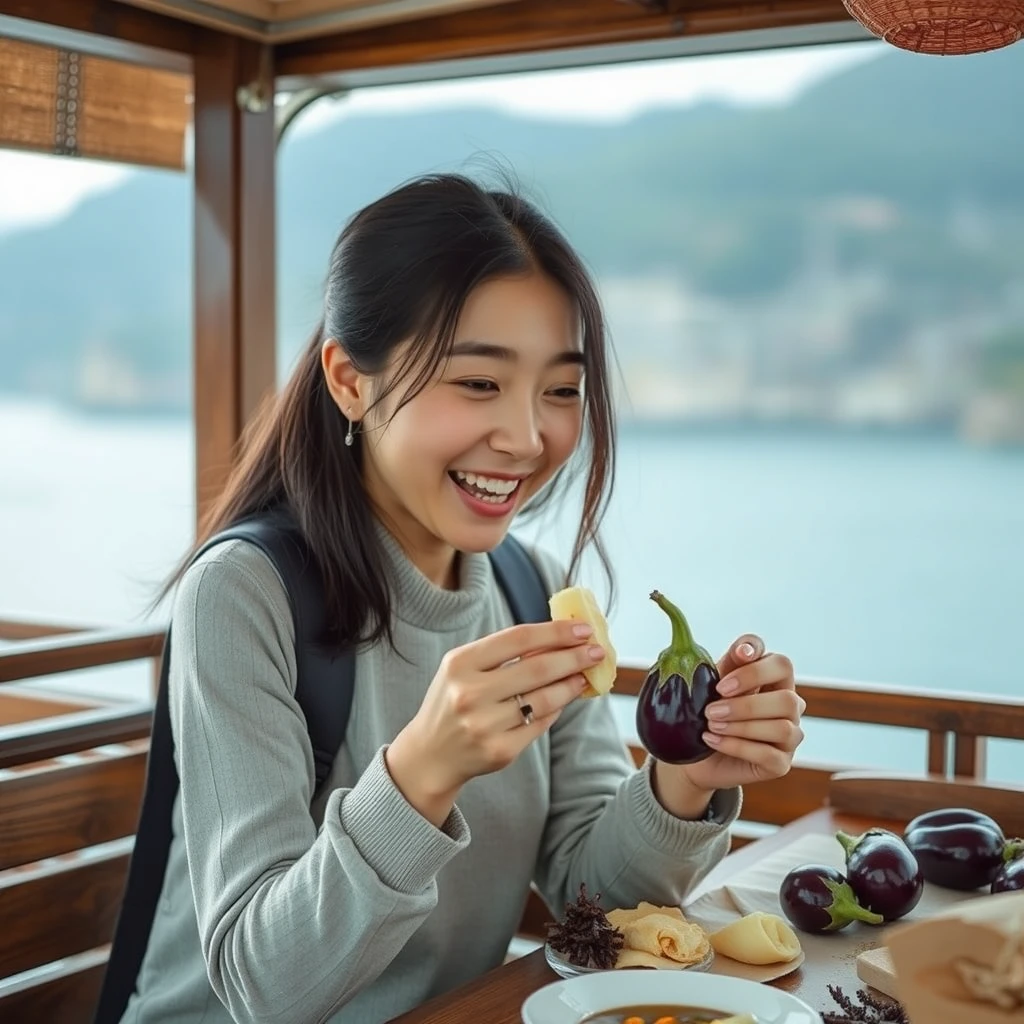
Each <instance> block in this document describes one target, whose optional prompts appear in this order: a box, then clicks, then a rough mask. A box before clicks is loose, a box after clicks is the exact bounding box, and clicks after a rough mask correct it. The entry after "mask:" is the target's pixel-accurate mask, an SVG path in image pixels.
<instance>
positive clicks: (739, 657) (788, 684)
mask: <svg viewBox="0 0 1024 1024" xmlns="http://www.w3.org/2000/svg"><path fill="white" fill-rule="evenodd" d="M718 672H719V676H720V679H719V684H718V692H719V693H720V694H721V695H722V696H721V698H720V699H719V700H716V701H713V702H712V703H711V704H709V705H708V708H707V716H708V726H709V728H708V731H707V732H706V733H704V736H703V739H704V741H705V742H706V743H707V744H708V746H710V747H712V748H713V749H714V751H715V753H713V754H712V755H711V756H710V757H708V758H705V759H704V760H703V761H698V762H697V763H696V764H688V765H679V766H678V767H676V769H675V770H677V771H679V772H680V773H681V774H682V775H683V776H684V777H685V778H686V780H687V781H688V782H689V783H690V784H691V785H693V786H694V787H695V788H696V789H699V790H704V791H710V790H716V789H728V788H729V787H732V786H743V785H746V784H748V783H751V782H763V781H764V780H765V779H778V778H781V777H782V776H783V775H785V774H786V773H787V772H788V771H789V769H790V766H791V765H792V763H793V753H794V751H795V750H796V748H797V747H798V746H799V745H800V743H801V741H802V740H803V738H804V734H803V730H802V729H801V728H800V716H801V715H802V714H803V713H804V709H805V708H806V707H807V703H806V701H804V699H803V697H801V696H800V695H799V694H798V693H797V692H796V683H795V681H794V679H793V663H792V662H791V661H790V660H789V658H787V657H786V656H785V655H784V654H772V653H766V652H765V648H764V641H763V640H762V639H761V638H760V637H759V636H754V635H752V634H747V635H745V636H741V637H739V639H737V640H736V641H735V642H734V643H733V644H732V646H731V647H730V648H729V650H728V651H727V652H726V653H725V655H724V656H723V657H722V659H721V660H720V661H719V663H718ZM665 767H669V766H667V765H666V766H665Z"/></svg>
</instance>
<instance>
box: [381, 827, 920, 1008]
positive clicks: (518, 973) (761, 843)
mask: <svg viewBox="0 0 1024 1024" xmlns="http://www.w3.org/2000/svg"><path fill="white" fill-rule="evenodd" d="M878 825H880V826H882V827H888V828H892V829H893V830H899V829H900V828H901V823H898V822H885V821H878V820H877V819H872V820H868V819H867V818H856V817H852V816H850V815H846V814H835V813H833V812H832V811H830V810H829V809H828V808H823V809H822V810H820V811H815V812H814V813H812V814H807V815H805V816H804V817H802V818H798V819H797V820H796V821H793V822H791V823H790V824H788V825H786V826H784V827H783V828H780V829H779V830H778V831H777V832H774V833H772V834H771V835H770V836H766V837H765V838H763V839H758V840H757V841H755V842H753V843H748V844H747V845H746V846H742V847H740V848H739V849H738V850H737V851H736V852H735V853H731V854H729V856H728V857H726V858H725V859H724V860H723V861H722V862H721V863H720V864H719V865H718V866H717V867H715V868H714V869H713V870H712V871H711V873H710V874H709V875H708V876H707V878H705V879H704V881H703V882H701V884H700V885H699V886H698V887H697V888H696V889H695V890H694V892H693V894H692V896H691V898H693V899H695V898H696V897H698V896H700V895H701V894H702V893H704V892H707V891H709V890H710V889H715V888H718V887H719V886H721V885H723V884H724V883H725V882H727V881H728V880H729V879H730V878H732V877H735V876H736V875H737V874H739V872H741V871H743V870H744V869H745V868H748V867H750V866H751V865H753V864H756V863H757V862H758V861H759V860H761V859H763V858H764V857H766V856H768V855H769V854H771V853H774V852H775V851H776V850H778V849H779V848H781V847H783V846H786V845H788V844H789V843H792V842H793V841H794V840H795V839H799V838H800V837H801V836H804V835H807V834H808V833H822V834H825V835H831V834H832V833H833V832H835V831H836V830H837V829H843V830H844V831H846V832H850V833H852V834H854V835H856V834H858V833H860V832H863V831H864V830H865V829H868V828H871V827H872V826H878ZM558 980H559V978H558V975H557V974H555V973H554V971H552V970H551V968H550V967H548V965H547V963H546V962H545V960H544V951H543V950H542V949H538V950H536V951H535V952H533V953H530V954H529V955H527V956H524V957H520V958H519V959H518V960H513V961H511V962H510V963H507V964H503V965H502V966H501V967H496V968H495V969H494V970H493V971H489V972H488V973H487V974H484V975H481V976H480V977H479V978H477V979H476V980H475V981H471V982H469V983H468V984H466V985H463V986H461V987H460V988H457V989H455V990H453V991H451V992H448V993H446V994H444V995H441V996H437V997H436V998H435V999H431V1000H430V1001H429V1002H426V1003H424V1004H423V1005H422V1006H419V1007H417V1008H416V1009H415V1010H410V1011H409V1012H408V1013H404V1014H402V1015H401V1016H399V1017H395V1018H394V1020H393V1021H392V1022H391V1024H484V1022H485V1024H521V1017H520V1013H519V1010H520V1007H521V1006H522V1004H523V1001H524V1000H525V999H526V997H527V996H529V995H530V994H531V993H533V992H536V991H537V989H539V988H542V987H543V986H544V985H548V984H550V983H551V982H553V981H558ZM771 984H773V985H776V986H778V987H779V988H782V989H785V990H786V991H788V992H792V993H793V994H794V995H796V996H799V997H800V998H801V999H803V1000H805V1001H806V1002H807V1003H808V1004H810V1005H811V1006H812V1007H814V1009H816V1010H819V1011H822V1010H826V1009H833V1010H834V1009H838V1007H836V1006H835V1005H834V1004H833V1002H832V999H831V997H830V996H829V994H828V991H827V988H826V986H827V985H829V984H833V985H834V984H838V985H839V986H840V987H841V988H843V989H844V990H845V991H846V992H848V993H849V994H850V995H851V996H852V995H853V994H854V992H855V991H856V990H857V989H858V988H861V987H863V986H862V985H861V984H860V982H859V981H858V979H857V976H856V973H855V972H854V970H853V969H852V967H851V969H850V970H849V976H848V977H836V975H835V968H834V964H831V965H828V968H827V971H826V969H825V968H824V966H819V967H816V966H815V965H814V964H812V963H811V962H809V961H807V960H805V961H804V963H803V964H802V965H801V966H800V967H799V968H798V969H797V970H796V971H794V972H793V973H792V974H789V975H787V976H786V977H784V978H780V979H779V980H778V981H775V982H771Z"/></svg>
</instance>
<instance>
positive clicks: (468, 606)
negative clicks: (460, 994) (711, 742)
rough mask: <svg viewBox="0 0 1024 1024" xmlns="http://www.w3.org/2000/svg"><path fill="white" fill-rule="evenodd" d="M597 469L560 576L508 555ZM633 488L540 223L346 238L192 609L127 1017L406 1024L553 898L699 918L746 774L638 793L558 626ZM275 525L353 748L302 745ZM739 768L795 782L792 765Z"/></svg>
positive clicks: (416, 198) (564, 267) (483, 197)
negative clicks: (689, 902)
mask: <svg viewBox="0 0 1024 1024" xmlns="http://www.w3.org/2000/svg"><path fill="white" fill-rule="evenodd" d="M576 457H579V462H578V463H577V466H578V468H580V469H581V470H582V471H583V473H584V474H585V484H584V491H583V495H582V500H581V501H580V499H579V498H577V499H576V503H577V510H578V516H579V517H578V519H576V522H577V523H578V524H579V527H578V530H577V535H576V538H575V544H574V551H573V554H572V557H571V564H570V567H569V573H566V572H565V571H564V569H563V568H562V567H561V566H560V565H557V564H554V563H553V562H552V561H551V560H550V559H549V557H547V556H542V554H541V553H540V552H539V551H537V550H534V549H532V548H531V549H526V548H523V547H521V546H519V545H517V543H516V542H515V541H513V540H512V538H510V537H508V536H507V534H508V531H509V527H510V525H511V523H512V520H513V517H514V516H515V515H516V514H517V513H518V512H519V511H520V510H523V509H530V508H534V507H538V506H540V505H543V504H544V503H545V502H546V501H548V500H549V499H551V498H553V497H556V496H559V497H561V496H562V495H563V494H564V493H565V492H566V490H568V489H563V488H560V487H559V486H558V483H559V478H560V476H561V475H562V474H563V472H564V471H565V470H566V468H567V467H570V466H572V464H573V460H574V459H575V458H576ZM613 466H614V429H613V423H612V412H611V401H610V395H609V386H608V379H607V367H606V353H605V338H604V318H603V314H602V311H601V307H600V303H599V301H598V297H597V293H596V291H595V289H594V286H593V284H592V282H591V281H590V278H589V277H588V275H587V273H586V271H585V270H584V269H583V266H582V264H581V262H580V260H579V258H578V256H577V255H576V253H575V252H574V250H573V249H572V248H571V246H570V245H569V243H568V242H567V241H566V240H565V238H564V237H563V236H562V235H561V234H560V233H559V232H558V231H557V229H556V228H555V227H554V226H553V225H552V224H551V223H550V222H549V221H548V220H547V219H546V218H545V217H544V216H543V215H542V214H541V213H540V212H539V211H538V210H536V209H535V208H534V207H533V206H532V205H530V204H529V203H527V202H526V201H525V200H524V199H523V198H522V197H521V196H520V195H518V194H517V193H516V192H515V191H513V190H511V189H506V190H500V191H499V190H494V191H489V190H486V189H484V188H482V187H480V186H479V185H477V184H475V183H474V182H472V181H470V180H469V179H467V178H465V177H462V176H457V175H437V176H430V177H426V178H420V179H416V180H414V181H412V182H410V183H409V184H407V185H405V186H402V187H400V188H398V189H396V190H395V191H393V192H391V193H389V194H387V195H385V196H384V197H383V198H382V199H380V200H378V201H377V202H375V203H372V204H371V205H370V206H368V207H366V208H365V209H364V210H362V211H361V212H360V213H358V214H356V216H355V217H354V218H353V219H352V220H351V221H350V222H349V223H348V224H347V225H346V227H345V229H344V230H343V231H342V233H341V236H340V238H339V239H338V242H337V244H336V246H335V247H334V251H333V253H332V256H331V260H330V267H329V272H328V279H327V288H326V295H325V299H324V312H323V319H322V322H321V324H320V325H319V326H318V328H317V330H316V332H315V333H314V335H313V337H312V338H311V339H310V340H309V343H308V345H307V347H306V350H305V352H304V354H303V356H302V358H301V359H300V361H299V364H298V366H297V368H296V370H295V372H294V374H293V376H292V378H291V379H290V381H289V382H288V383H287V385H286V386H285V387H284V389H283V391H282V393H281V395H280V397H279V398H278V400H277V401H276V403H275V404H274V405H272V406H271V407H268V408H267V409H265V410H264V411H263V413H262V415H261V416H260V417H259V418H258V420H257V422H256V425H255V427H254V429H253V431H252V433H251V435H250V436H249V437H248V438H247V439H246V442H245V445H244V449H243V452H242V454H241V457H240V459H239V461H238V464H237V469H236V471H235V473H234V476H233V477H232V479H231V480H230V482H229V484H228V486H227V488H226V490H225V492H224V494H223V497H222V498H221V500H220V502H219V504H218V505H217V506H216V507H215V508H214V509H213V511H212V513H211V515H210V516H209V518H208V520H207V522H206V523H205V524H204V528H203V530H202V531H201V539H200V542H199V543H200V544H205V546H204V547H203V549H202V551H200V552H198V553H197V552H196V551H195V550H193V551H191V552H189V554H188V555H187V556H186V558H185V561H184V562H183V563H182V567H181V569H180V570H179V571H178V572H177V573H175V575H174V577H173V578H172V581H171V584H170V586H173V587H174V588H175V590H176V593H175V601H174V609H173V614H172V624H171V637H172V640H171V644H170V649H169V660H168V662H167V672H168V675H167V685H166V688H165V690H163V691H162V692H163V693H165V695H166V698H167V705H168V720H169V725H168V727H167V728H168V729H169V731H170V732H171V738H172V740H173V747H174V760H173V764H174V765H176V767H177V772H178V776H179V779H180V787H179V788H178V801H177V804H176V805H175V807H174V810H173V813H172V814H171V817H172V819H173V820H172V823H171V828H172V832H173V838H172V841H171V843H170V849H169V851H168V855H167V865H166V869H165V872H164V877H163V885H162V890H163V891H162V899H161V900H160V902H159V907H160V910H159V912H158V913H157V914H156V917H155V919H154V921H153V924H152V927H151V930H150V932H149V936H148V943H147V945H146V948H145V954H144V957H143V959H142V963H141V967H140V969H139V971H138V974H137V983H135V985H134V989H135V991H134V994H132V995H131V996H130V998H129V997H128V995H127V993H126V995H125V998H126V999H127V1007H126V1009H125V1011H124V1013H123V1015H121V1014H117V1015H112V1019H113V1020H115V1021H116V1020H119V1019H120V1020H123V1021H125V1022H131V1024H155V1022H163V1021H174V1022H175V1024H199V1022H200V1021H202V1022H203V1024H218V1022H221V1021H223V1022H224V1024H227V1022H228V1021H229V1020H256V1019H260V1020H263V1019H267V1020H325V1021H326V1020H331V1021H332V1022H336V1024H348V1022H356V1021H358V1022H360V1024H366V1022H371V1024H373V1022H381V1021H385V1020H390V1019H392V1018H393V1017H395V1016H396V1015H398V1014H399V1013H402V1012H403V1011H405V1010H407V1009H409V1008H410V1007H412V1006H415V1005H417V1004H419V1003H421V1002H422V1001H423V1000H425V999H427V998H429V997H431V996H433V995H436V994H437V993H439V992H442V991H445V990H447V989H450V988H452V987H454V986H456V985H458V984H460V983H462V982H464V981H468V980H469V979H471V978H473V977H475V976H478V975H479V974H481V973H483V972H484V971H486V970H487V969H489V968H491V967H494V966H496V965H497V964H499V963H501V961H502V960H503V958H504V956H505V952H506V950H507V948H508V945H509V942H510V940H511V938H512V936H513V935H514V933H515V931H516V928H517V926H518V924H519V921H520V919H521V915H522V909H523V904H524V902H525V900H526V898H527V896H528V894H529V892H530V888H531V885H536V886H537V888H538V889H539V890H540V891H541V892H542V893H543V895H544V898H545V899H546V900H547V902H548V904H549V905H550V906H559V905H561V904H563V903H564V902H566V900H567V899H568V898H571V896H572V895H574V894H575V893H576V892H577V891H578V890H579V887H580V885H581V883H585V884H586V885H588V886H590V887H591V888H592V889H593V890H597V891H603V892H604V893H605V895H606V896H607V898H608V899H609V900H611V901H613V903H614V905H617V906H636V905H637V904H638V903H639V902H640V901H641V900H653V901H655V902H656V903H657V904H658V905H659V906H677V905H679V904H680V903H681V902H682V900H683V899H684V898H685V895H686V893H687V891H688V890H689V888H690V887H691V886H692V885H693V883H694V882H695V881H696V880H697V879H699V878H700V877H702V876H703V875H704V874H705V873H706V872H707V871H708V870H709V869H710V867H711V866H712V865H713V864H714V863H715V862H716V861H717V860H718V859H719V858H720V857H722V856H724V854H725V853H726V852H727V850H728V826H729V824H730V823H731V822H732V821H733V820H734V819H735V816H736V814H737V811H738V807H739V793H738V791H737V788H736V784H735V783H734V782H733V781H731V779H732V777H733V775H734V774H735V772H733V773H732V774H730V772H729V771H728V770H725V769H728V766H729V764H736V765H742V764H743V763H745V762H744V761H743V758H742V757H741V756H735V757H732V758H730V757H728V756H725V755H723V757H722V758H719V761H720V762H721V764H720V766H719V768H720V770H719V776H720V780H719V778H717V777H713V773H712V775H709V776H708V778H711V781H710V782H707V781H705V782H703V783H701V784H699V785H698V784H695V783H693V782H691V781H689V780H688V779H687V777H686V775H685V772H684V771H683V769H678V768H677V767H675V766H668V767H669V768H670V769H671V770H670V771H669V772H668V773H666V772H664V771H663V770H662V769H664V768H665V767H666V766H664V765H655V764H654V763H651V764H647V765H645V766H644V767H643V768H642V769H641V770H639V771H637V770H636V769H635V767H634V765H633V763H632V761H631V759H630V757H629V755H628V753H627V751H626V749H625V748H624V746H623V744H622V741H621V739H620V737H619V734H618V731H617V729H616V726H615V721H614V718H613V716H612V712H611V708H610V707H609V704H608V702H607V701H603V700H578V699H577V698H579V697H581V696H583V695H584V692H585V689H586V687H587V683H586V678H585V675H584V673H586V672H588V671H589V670H591V669H593V668H594V667H595V666H597V665H600V664H602V662H603V661H604V660H605V658H606V657H609V658H612V657H614V652H612V651H611V650H607V651H606V650H605V648H604V647H603V646H602V645H601V644H600V643H599V642H595V641H597V640H598V638H599V636H600V635H601V634H599V633H595V632H594V628H593V626H592V625H591V624H590V623H588V622H580V621H569V620H566V621H563V620H559V621H551V620H550V619H548V618H547V608H546V605H547V601H546V600H545V599H544V598H546V595H550V594H552V593H553V592H555V591H558V590H560V589H561V588H563V587H564V586H565V585H566V584H567V583H568V582H569V579H570V575H571V573H572V572H573V569H574V566H575V563H576V562H578V560H579V558H580V556H581V554H582V552H583V551H584V550H585V549H587V548H590V547H597V546H598V542H597V536H598V526H599V524H600V521H601V517H602V513H603V510H604V507H605V503H606V501H607V497H608V493H609V489H610V485H611V480H612V471H613ZM569 493H571V491H569ZM254 519H255V520H256V521H257V523H261V524H263V525H264V526H265V525H267V524H268V523H270V522H271V521H274V522H280V521H281V520H282V519H283V520H284V521H285V522H286V523H287V524H288V527H287V529H288V532H289V536H290V537H291V539H292V542H297V544H298V547H299V549H300V551H301V552H302V559H303V562H304V564H306V565H307V566H312V568H311V569H309V570H308V571H309V572H311V573H312V574H313V575H315V577H316V580H317V582H318V583H322V586H316V587H314V605H315V607H314V608H313V610H312V619H313V621H323V622H324V623H325V624H326V626H325V629H324V630H323V631H322V633H321V632H320V631H317V636H316V637H315V638H312V639H313V641H314V642H315V646H316V649H317V650H318V651H319V652H321V654H320V656H321V657H322V656H323V653H324V652H326V654H328V655H329V656H330V657H336V656H341V655H345V656H346V658H347V659H350V660H346V661H345V662H342V663H341V664H347V665H349V666H350V667H351V675H350V676H349V678H350V679H352V680H354V693H353V696H352V703H351V713H350V715H349V717H348V720H347V729H344V728H343V729H340V730H338V736H341V735H342V734H343V738H342V739H341V740H340V741H339V738H338V736H335V737H333V738H332V742H331V744H329V745H328V746H329V747H330V749H325V748H324V747H323V746H320V747H317V748H314V744H313V743H312V741H311V737H310V731H309V729H310V725H309V723H310V718H309V717H308V713H309V711H310V705H309V703H308V700H309V697H308V691H307V690H306V687H308V686H309V685H310V683H309V679H308V675H306V676H304V674H303V667H302V666H304V665H305V666H308V661H303V660H302V658H301V657H300V655H301V654H303V653H304V652H305V651H306V649H307V648H306V639H307V638H306V637H305V630H303V636H302V637H301V643H300V636H299V633H298V630H297V627H296V625H295V622H296V621H299V620H301V621H308V619H303V618H302V616H301V615H300V616H299V619H298V620H296V619H293V616H292V614H291V605H290V597H289V591H287V590H286V587H285V584H284V580H283V578H282V576H281V575H280V574H279V572H278V568H277V565H276V563H275V562H274V561H272V560H271V559H270V557H268V555H267V554H266V553H265V551H264V550H263V549H261V548H260V547H258V546H257V545H256V544H254V543H250V541H249V540H248V539H240V538H239V537H238V534H237V533H235V534H234V535H233V536H232V537H231V539H226V538H225V537H224V536H223V535H221V531H222V530H224V529H225V528H228V527H231V526H232V525H233V524H236V523H239V522H240V521H251V520H254ZM249 536H250V537H251V534H250V535H249ZM211 537H212V538H213V542H212V543H207V541H208V539H209V538H211ZM498 549H501V551H502V552H503V553H504V554H505V555H507V554H508V553H509V552H513V553H515V552H518V555H517V557H518V558H519V560H520V565H521V566H522V567H523V568H521V570H520V571H521V574H522V575H523V576H524V578H526V579H527V580H530V581H532V583H533V589H534V590H535V591H536V595H535V596H536V597H537V598H538V600H537V601H536V604H537V606H538V608H539V611H535V610H533V609H532V608H530V609H528V613H527V614H524V613H523V611H522V608H521V607H520V606H521V605H522V604H523V602H522V601H520V600H513V597H514V596H516V595H514V594H513V593H512V592H510V591H509V590H507V589H506V584H507V581H504V582H501V583H499V575H498V574H497V572H496V569H495V564H496V563H495V564H492V560H491V557H490V556H491V555H492V554H495V555H496V553H497V551H498ZM321 616H322V619H321ZM723 664H724V663H723ZM769 667H770V666H769ZM342 674H343V673H339V686H340V677H341V675H342ZM328 678H329V679H333V676H328ZM738 678H747V677H745V676H738ZM750 678H751V679H752V678H754V677H753V676H750ZM304 679H305V682H303V680H304ZM769 682H770V680H769ZM781 682H782V683H783V684H784V685H791V683H792V680H791V679H784V680H781ZM300 684H302V686H301V687H300ZM770 688H771V687H770V686H769V689H770ZM303 693H305V694H306V697H305V698H303V696H302V694H303ZM323 696H324V699H325V705H331V702H332V698H333V696H334V695H332V694H331V693H329V692H328V693H325V694H324V695H323ZM753 700H754V703H755V704H756V703H757V699H753ZM334 703H335V704H338V703H339V700H337V699H335V700H334ZM751 707H754V705H753V704H752V705H751ZM766 707H768V705H767V704H763V703H762V705H761V709H762V710H761V711H758V710H757V708H754V710H753V712H751V713H750V714H749V715H747V716H743V715H740V716H738V719H737V723H736V726H735V727H736V728H737V729H741V730H742V729H744V728H747V724H746V721H745V718H758V717H763V713H764V708H766ZM325 714H326V712H325ZM328 717H330V715H328ZM765 724H766V725H769V723H765ZM775 724H776V725H777V724H778V723H775ZM758 727H760V726H758ZM765 735H766V736H768V733H765ZM730 743H738V744H740V746H739V747H737V748H735V749H737V750H739V751H742V750H745V749H748V748H749V749H750V750H752V751H753V755H752V756H755V757H758V758H761V757H763V756H764V755H765V753H766V752H769V751H770V752H772V753H775V754H777V751H775V750H774V748H773V747H772V746H771V740H770V737H769V740H768V742H765V743H761V742H754V741H753V740H750V739H748V740H745V741H744V740H742V739H736V738H734V737H729V738H726V739H723V744H730ZM723 749H725V748H724V747H723ZM711 761H715V759H714V758H711V759H709V763H710V762H711ZM719 761H715V763H719ZM584 765H585V768H586V770H581V767H582V766H584ZM655 768H657V769H658V771H657V773H655ZM151 806H152V805H151ZM168 813H171V812H168ZM471 835H472V843H471V842H470V836H471ZM638 844H639V845H640V848H642V849H643V851H644V855H643V857H637V855H636V851H637V849H638ZM497 878H500V879H501V884H500V885H499V886H496V885H495V884H494V883H495V879H497ZM138 945H139V944H136V948H138ZM115 949H116V943H115ZM127 991H128V992H130V991H131V987H130V986H129V987H128V990H127Z"/></svg>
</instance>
